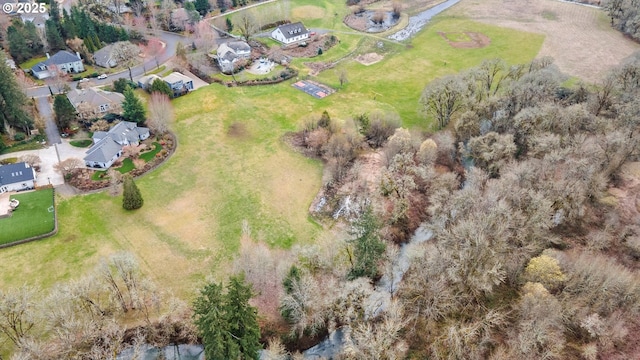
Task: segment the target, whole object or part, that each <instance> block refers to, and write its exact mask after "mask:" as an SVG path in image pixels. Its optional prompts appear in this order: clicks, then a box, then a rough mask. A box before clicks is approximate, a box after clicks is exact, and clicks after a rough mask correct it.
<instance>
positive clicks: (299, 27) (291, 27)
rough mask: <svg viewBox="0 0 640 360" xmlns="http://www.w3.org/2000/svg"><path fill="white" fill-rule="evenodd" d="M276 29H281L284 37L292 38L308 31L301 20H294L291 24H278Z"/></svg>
mask: <svg viewBox="0 0 640 360" xmlns="http://www.w3.org/2000/svg"><path fill="white" fill-rule="evenodd" d="M278 29H280V31H282V35H284V37H286V38H287V39H288V38H292V37H296V36H300V35H302V34H306V33H307V32H308V31H307V29H306V28H305V27H304V25H303V24H302V23H301V22H296V23H293V24H285V25H280V26H279V27H278Z"/></svg>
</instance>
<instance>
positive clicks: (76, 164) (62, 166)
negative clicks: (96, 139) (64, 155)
mask: <svg viewBox="0 0 640 360" xmlns="http://www.w3.org/2000/svg"><path fill="white" fill-rule="evenodd" d="M83 166H84V162H82V160H80V159H78V158H68V159H66V160H62V161H61V162H59V163H57V164H55V165H54V166H53V168H54V169H56V170H58V171H59V172H61V173H62V175H63V176H65V177H66V176H68V175H70V174H71V173H72V172H73V170H75V169H79V168H81V167H83Z"/></svg>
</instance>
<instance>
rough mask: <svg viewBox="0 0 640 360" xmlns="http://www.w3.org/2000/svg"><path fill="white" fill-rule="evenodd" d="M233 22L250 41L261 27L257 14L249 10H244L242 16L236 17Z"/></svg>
mask: <svg viewBox="0 0 640 360" xmlns="http://www.w3.org/2000/svg"><path fill="white" fill-rule="evenodd" d="M233 23H234V24H235V27H236V29H238V31H240V35H242V37H243V38H244V39H245V40H246V41H249V39H250V38H251V36H253V34H255V33H256V31H258V28H259V26H258V23H257V20H256V18H255V16H254V15H253V14H252V13H250V12H248V11H243V12H242V13H241V14H240V16H238V17H237V18H235V20H234V22H233Z"/></svg>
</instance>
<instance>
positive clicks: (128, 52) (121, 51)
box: [111, 41, 140, 81]
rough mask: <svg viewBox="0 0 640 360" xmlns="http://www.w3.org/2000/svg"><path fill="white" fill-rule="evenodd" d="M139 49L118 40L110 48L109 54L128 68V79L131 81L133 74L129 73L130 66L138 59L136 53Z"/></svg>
mask: <svg viewBox="0 0 640 360" xmlns="http://www.w3.org/2000/svg"><path fill="white" fill-rule="evenodd" d="M139 53H140V49H139V48H138V47H137V46H135V45H133V44H131V43H129V42H125V41H121V42H118V43H116V44H114V45H113V47H112V48H111V56H113V57H114V59H115V60H116V61H117V62H118V64H121V65H123V66H125V67H126V68H127V69H129V80H131V81H133V75H132V74H131V67H132V66H133V65H134V64H135V63H136V62H137V61H138V54H139Z"/></svg>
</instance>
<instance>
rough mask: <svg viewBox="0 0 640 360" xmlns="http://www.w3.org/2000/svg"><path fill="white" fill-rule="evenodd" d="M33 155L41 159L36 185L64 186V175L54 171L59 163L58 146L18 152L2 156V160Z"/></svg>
mask: <svg viewBox="0 0 640 360" xmlns="http://www.w3.org/2000/svg"><path fill="white" fill-rule="evenodd" d="M27 154H31V155H37V156H39V157H40V160H41V162H40V172H38V173H36V185H38V186H44V185H48V184H51V185H53V186H57V185H62V184H64V178H63V177H62V174H60V173H59V172H57V171H56V170H55V169H54V166H55V165H56V164H57V163H58V153H57V151H56V145H53V146H49V147H48V148H45V149H40V150H25V151H18V152H13V153H9V154H4V155H0V160H1V159H6V158H12V157H15V158H20V157H21V156H24V155H27Z"/></svg>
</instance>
